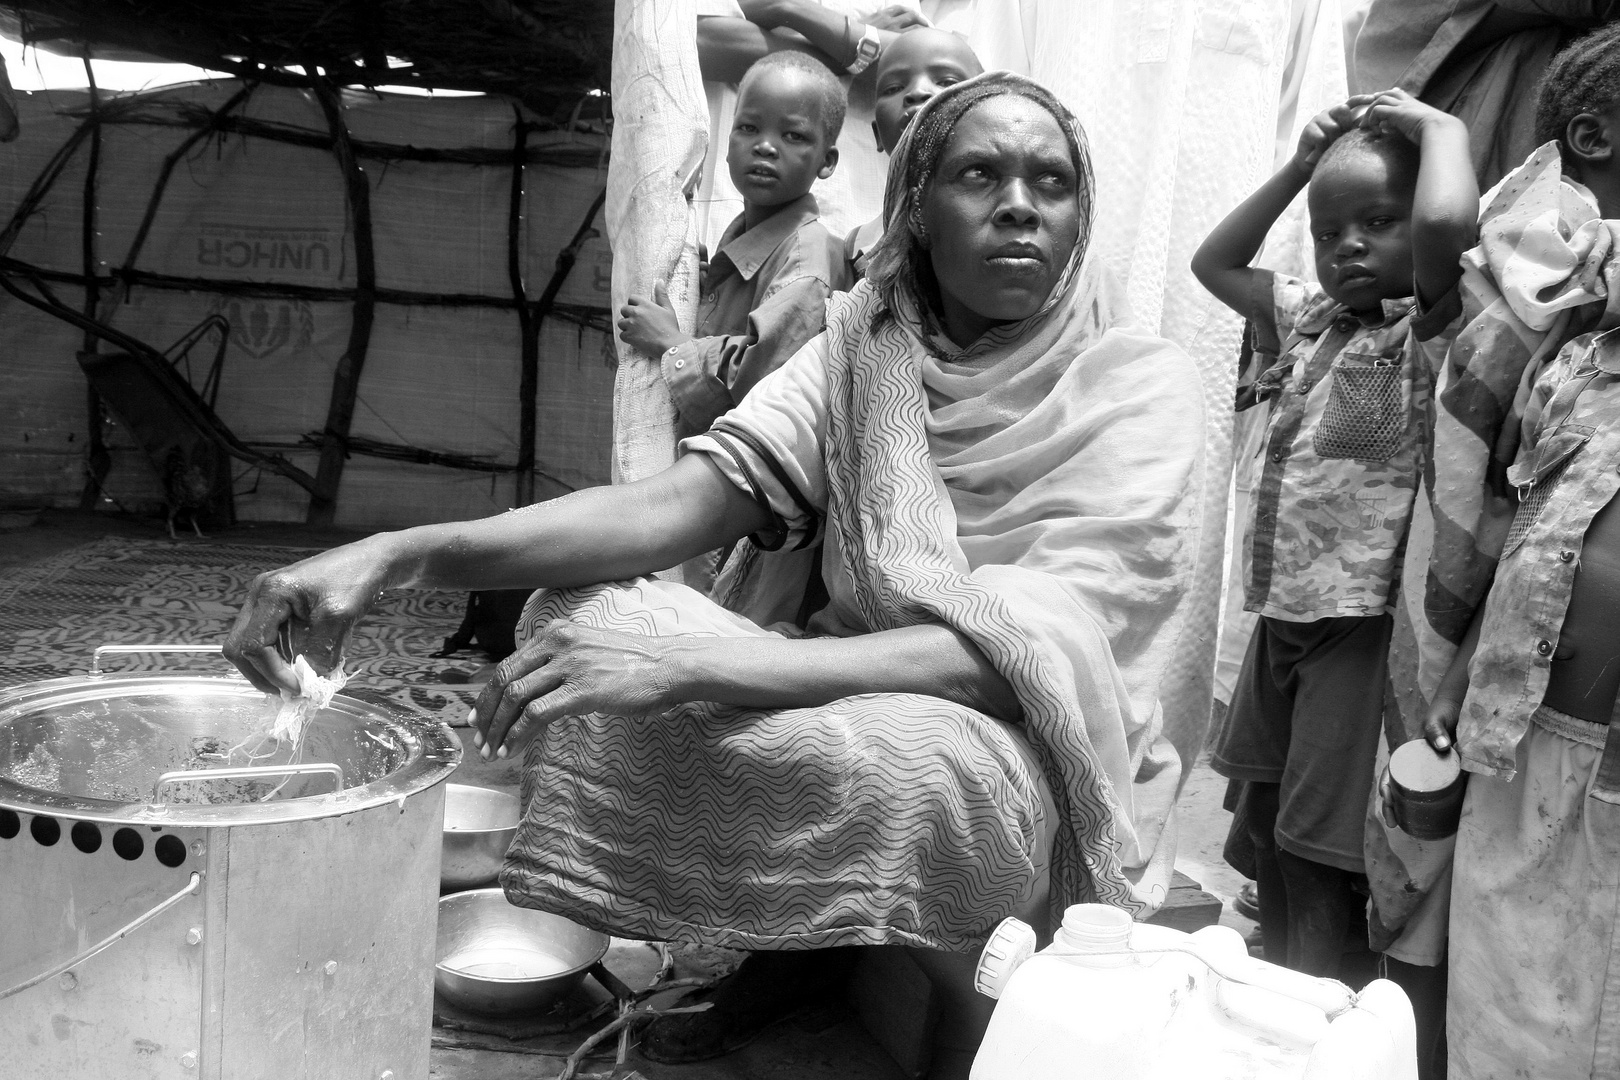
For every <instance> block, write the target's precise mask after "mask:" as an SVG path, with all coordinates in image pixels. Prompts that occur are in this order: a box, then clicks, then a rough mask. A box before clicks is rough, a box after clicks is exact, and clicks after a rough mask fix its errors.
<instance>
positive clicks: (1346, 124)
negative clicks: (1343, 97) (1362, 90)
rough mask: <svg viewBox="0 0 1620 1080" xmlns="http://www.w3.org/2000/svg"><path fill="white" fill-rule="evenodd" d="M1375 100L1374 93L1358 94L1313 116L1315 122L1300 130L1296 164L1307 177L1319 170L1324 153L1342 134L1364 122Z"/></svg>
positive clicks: (1295, 157) (1296, 149)
mask: <svg viewBox="0 0 1620 1080" xmlns="http://www.w3.org/2000/svg"><path fill="white" fill-rule="evenodd" d="M1372 100H1373V95H1371V94H1357V95H1356V96H1355V97H1353V98H1350V99H1349V100H1348V101H1341V102H1340V103H1339V104H1337V105H1335V106H1333V107H1332V108H1331V109H1325V110H1323V111H1322V112H1319V113H1317V114H1316V115H1315V116H1313V117H1312V118H1311V122H1310V123H1308V124H1306V125H1305V130H1304V131H1301V132H1300V133H1299V145H1298V146H1297V147H1296V148H1295V150H1294V165H1295V167H1296V168H1298V169H1299V170H1300V171H1301V172H1303V173H1304V174H1305V175H1306V176H1309V175H1310V174H1311V173H1313V172H1315V171H1316V163H1317V162H1318V161H1321V160H1322V154H1323V153H1324V152H1325V151H1326V150H1327V148H1328V147H1329V146H1332V145H1333V143H1334V141H1335V140H1337V139H1338V138H1339V136H1341V135H1343V134H1344V133H1345V132H1347V131H1349V130H1350V129H1351V128H1353V127H1355V126H1356V124H1358V123H1359V122H1360V121H1361V117H1362V114H1363V113H1364V112H1366V109H1367V106H1368V105H1369V104H1371V102H1372Z"/></svg>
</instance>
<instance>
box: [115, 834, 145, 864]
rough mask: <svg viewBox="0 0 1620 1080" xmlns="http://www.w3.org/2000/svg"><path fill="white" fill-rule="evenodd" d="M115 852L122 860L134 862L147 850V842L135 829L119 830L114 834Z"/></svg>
mask: <svg viewBox="0 0 1620 1080" xmlns="http://www.w3.org/2000/svg"><path fill="white" fill-rule="evenodd" d="M113 850H114V851H116V852H118V857H119V858H120V859H128V860H130V861H134V860H135V859H138V858H140V857H141V852H142V851H144V850H146V842H145V841H144V840H142V839H141V834H140V833H138V832H136V831H135V830H134V829H119V830H118V831H117V832H115V833H113Z"/></svg>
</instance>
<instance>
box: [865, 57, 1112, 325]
mask: <svg viewBox="0 0 1620 1080" xmlns="http://www.w3.org/2000/svg"><path fill="white" fill-rule="evenodd" d="M1009 94H1010V95H1014V96H1017V97H1022V98H1026V99H1028V100H1030V101H1033V102H1034V103H1035V104H1037V105H1039V106H1040V107H1041V108H1042V109H1044V110H1046V112H1048V113H1049V114H1050V115H1051V116H1052V119H1054V120H1056V121H1057V124H1058V127H1059V128H1061V129H1062V130H1063V134H1064V137H1065V139H1066V140H1067V142H1068V147H1069V157H1070V160H1071V161H1072V162H1073V164H1074V169H1075V176H1076V178H1077V180H1078V193H1077V198H1078V199H1079V202H1080V235H1079V238H1078V239H1077V240H1076V242H1075V245H1074V251H1073V252H1072V253H1071V254H1070V256H1069V261H1068V264H1067V265H1066V266H1065V267H1064V270H1063V273H1062V275H1061V276H1060V277H1059V279H1058V281H1057V283H1056V284H1055V285H1054V286H1053V288H1052V291H1051V293H1050V294H1048V296H1047V298H1046V302H1045V303H1044V304H1042V305H1041V308H1040V310H1039V311H1037V312H1036V313H1035V314H1034V315H1031V316H1030V317H1029V318H1027V319H1024V320H1021V321H1020V322H1017V323H1011V324H1007V325H1005V326H1002V327H997V328H995V329H994V330H992V331H990V333H988V334H986V335H985V337H986V338H993V339H994V340H993V341H986V342H984V344H985V346H986V347H992V348H993V347H994V346H995V345H996V344H997V343H1004V342H1007V341H1010V340H1013V339H1015V338H1016V337H1018V336H1019V334H1020V333H1021V331H1022V330H1023V329H1025V328H1027V326H1028V325H1029V324H1030V323H1031V322H1033V321H1035V320H1039V319H1041V318H1042V317H1044V316H1045V315H1047V314H1049V313H1050V312H1051V311H1052V310H1053V309H1054V308H1055V307H1056V306H1057V305H1058V304H1059V303H1061V302H1063V299H1064V297H1065V295H1066V294H1068V293H1069V292H1070V291H1071V289H1072V286H1073V284H1074V280H1075V278H1076V276H1077V275H1078V273H1079V270H1080V267H1081V265H1082V264H1083V263H1084V261H1085V256H1086V247H1087V244H1088V242H1089V240H1090V238H1091V218H1092V197H1093V192H1094V190H1095V177H1094V175H1093V171H1092V167H1091V152H1090V149H1089V147H1088V146H1087V143H1086V136H1085V131H1084V130H1083V129H1082V128H1081V127H1080V124H1079V122H1078V121H1076V120H1075V118H1074V114H1072V113H1071V112H1069V110H1068V109H1067V108H1065V107H1064V105H1063V103H1062V102H1060V101H1059V100H1058V99H1057V98H1056V97H1054V96H1053V94H1052V92H1051V91H1050V90H1048V89H1046V87H1044V86H1042V85H1040V84H1039V83H1037V82H1035V81H1033V80H1031V79H1027V78H1025V77H1024V76H1022V75H1015V74H1013V73H1012V72H1009V71H988V72H985V73H984V74H982V75H977V76H974V77H973V78H971V79H967V80H964V81H963V82H959V83H956V84H955V85H953V86H949V87H946V88H945V89H944V90H942V91H940V92H939V93H938V94H936V95H934V97H932V98H931V99H929V100H928V102H927V103H925V104H924V105H923V107H922V108H921V109H919V110H918V112H917V115H916V116H914V117H912V119H911V123H910V124H909V125H907V127H906V130H905V133H904V134H903V135H902V136H901V138H900V143H899V145H898V146H896V147H895V150H894V154H893V156H892V157H891V158H890V160H889V177H888V182H887V184H886V186H885V188H884V193H883V221H884V233H883V238H882V239H881V240H879V241H878V243H877V244H876V245H875V246H874V247H873V249H872V254H871V262H870V265H869V267H868V269H867V275H866V276H867V280H869V281H871V282H872V284H873V285H874V286H875V287H876V288H877V290H878V294H879V296H881V298H882V300H883V311H884V314H887V315H891V316H893V317H895V318H897V319H899V320H900V321H901V322H902V323H909V324H912V325H913V326H914V327H915V328H916V329H917V330H918V331H919V336H921V337H923V338H924V340H926V341H928V342H929V343H930V344H931V345H937V346H938V347H939V349H940V350H941V351H943V352H945V353H951V352H958V351H961V350H959V349H958V348H957V347H956V346H954V345H953V344H951V343H950V342H949V341H948V339H944V338H943V332H942V331H941V329H940V325H939V313H938V311H937V310H935V304H936V299H937V291H938V286H937V284H936V283H935V280H934V271H933V266H932V264H931V263H930V262H929V254H928V243H929V241H928V236H927V228H926V226H925V225H924V223H923V212H922V208H923V202H924V200H925V198H926V197H927V194H928V189H929V187H930V186H931V185H932V184H933V181H934V173H935V172H936V171H937V170H938V168H939V163H940V160H941V159H942V158H943V157H944V156H945V147H946V146H947V145H949V143H950V139H951V135H952V134H954V133H955V131H956V126H957V124H959V123H960V122H961V120H962V117H964V116H966V115H967V114H968V112H970V111H971V110H972V109H973V108H974V107H975V106H977V105H981V104H983V103H984V102H985V101H987V100H989V99H991V98H994V97H1001V96H1004V95H1009ZM977 344H978V343H975V345H977ZM971 351H975V352H976V351H979V350H978V349H976V348H975V349H973V350H971Z"/></svg>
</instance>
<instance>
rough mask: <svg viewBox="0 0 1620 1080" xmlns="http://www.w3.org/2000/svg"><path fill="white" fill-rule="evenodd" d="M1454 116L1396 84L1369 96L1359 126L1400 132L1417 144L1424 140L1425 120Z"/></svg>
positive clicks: (1448, 118)
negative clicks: (1420, 99)
mask: <svg viewBox="0 0 1620 1080" xmlns="http://www.w3.org/2000/svg"><path fill="white" fill-rule="evenodd" d="M1453 119H1454V118H1453V117H1451V116H1450V115H1448V114H1446V113H1444V112H1441V111H1440V110H1439V109H1437V108H1435V107H1434V106H1433V105H1425V104H1423V102H1421V101H1419V100H1418V99H1417V98H1415V97H1413V96H1412V95H1411V94H1408V93H1407V92H1406V91H1405V90H1402V89H1400V88H1399V87H1396V88H1392V89H1389V90H1382V91H1379V92H1378V93H1376V94H1373V95H1372V96H1371V103H1370V104H1369V105H1368V106H1367V109H1366V111H1365V112H1363V113H1362V114H1361V126H1362V127H1364V128H1366V129H1367V130H1369V131H1377V132H1390V131H1395V132H1399V133H1400V134H1401V135H1403V136H1405V137H1406V140H1407V141H1408V142H1411V143H1419V144H1420V143H1421V142H1422V141H1423V126H1424V125H1425V124H1430V123H1433V122H1435V121H1436V120H1441V121H1449V120H1453ZM1457 122H1458V123H1460V122H1461V121H1457Z"/></svg>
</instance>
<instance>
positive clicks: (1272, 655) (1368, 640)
mask: <svg viewBox="0 0 1620 1080" xmlns="http://www.w3.org/2000/svg"><path fill="white" fill-rule="evenodd" d="M1392 626H1393V620H1392V619H1391V618H1390V616H1388V615H1376V616H1370V617H1364V618H1358V617H1349V618H1337V619H1318V620H1316V621H1315V622H1307V623H1296V622H1283V621H1282V620H1280V619H1270V618H1264V617H1262V618H1261V619H1260V622H1259V623H1258V625H1256V626H1255V629H1254V636H1253V637H1252V638H1251V639H1250V641H1249V651H1248V654H1247V655H1246V656H1244V658H1243V670H1242V671H1241V672H1240V673H1239V674H1238V680H1237V686H1236V688H1235V689H1234V691H1233V695H1232V711H1231V715H1230V717H1229V718H1228V719H1227V722H1226V725H1225V728H1224V730H1223V731H1222V732H1221V734H1220V737H1219V738H1218V739H1217V740H1216V742H1215V750H1214V755H1213V760H1212V761H1211V764H1212V765H1213V766H1214V768H1215V771H1216V772H1218V773H1220V774H1221V775H1222V776H1226V777H1230V778H1231V779H1234V780H1249V781H1254V782H1258V783H1264V784H1278V785H1280V790H1279V792H1278V803H1279V806H1278V811H1277V844H1278V846H1280V847H1281V848H1283V850H1285V851H1289V852H1292V853H1293V854H1295V855H1298V856H1299V857H1300V858H1303V859H1310V860H1311V861H1313V862H1319V863H1325V864H1326V865H1328V866H1337V867H1339V868H1340V869H1342V870H1349V871H1351V872H1353V873H1358V874H1359V873H1365V872H1366V864H1365V860H1364V857H1363V855H1362V833H1363V830H1364V828H1365V825H1366V817H1367V797H1368V794H1369V793H1370V792H1371V790H1372V781H1373V765H1374V763H1375V761H1376V759H1377V757H1378V739H1379V737H1380V735H1381V734H1382V732H1383V715H1384V687H1385V684H1386V683H1387V682H1388V665H1389V637H1390V630H1391V628H1392Z"/></svg>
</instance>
